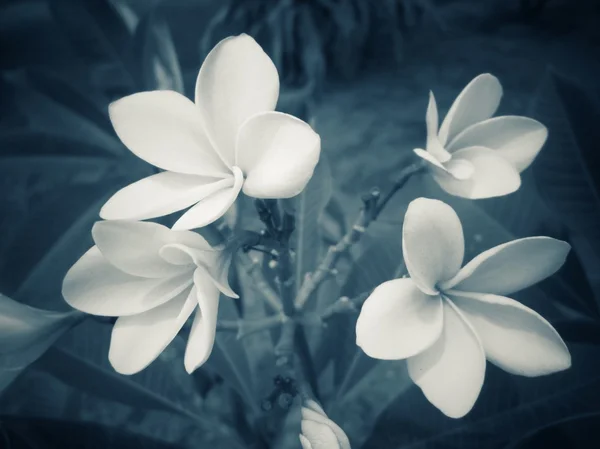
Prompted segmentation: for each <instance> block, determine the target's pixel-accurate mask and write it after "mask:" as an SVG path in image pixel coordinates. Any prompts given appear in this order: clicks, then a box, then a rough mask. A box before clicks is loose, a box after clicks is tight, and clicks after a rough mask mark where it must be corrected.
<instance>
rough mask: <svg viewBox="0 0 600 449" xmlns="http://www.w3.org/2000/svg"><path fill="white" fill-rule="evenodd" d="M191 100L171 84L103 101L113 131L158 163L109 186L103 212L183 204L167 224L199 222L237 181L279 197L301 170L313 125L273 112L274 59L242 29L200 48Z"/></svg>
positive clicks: (209, 217) (309, 161)
mask: <svg viewBox="0 0 600 449" xmlns="http://www.w3.org/2000/svg"><path fill="white" fill-rule="evenodd" d="M195 96H196V98H195V104H194V103H193V102H192V101H190V100H189V99H187V98H186V97H185V96H183V95H181V94H179V93H177V92H174V91H152V92H141V93H137V94H133V95H130V96H127V97H125V98H122V99H120V100H118V101H116V102H114V103H112V104H111V105H110V108H109V112H110V119H111V122H112V124H113V127H114V129H115V131H116V133H117V135H118V136H119V138H120V139H121V141H122V142H123V143H124V144H125V145H126V146H127V148H129V150H131V151H132V152H133V153H134V154H135V155H137V156H138V157H140V158H142V159H144V160H145V161H147V162H149V163H150V164H152V165H155V166H156V167H159V168H161V169H163V170H166V171H164V172H161V173H158V174H156V175H153V176H149V177H147V178H144V179H142V180H140V181H138V182H136V183H134V184H131V185H129V186H127V187H125V188H123V189H122V190H120V191H118V192H117V193H116V194H115V195H114V196H113V197H112V198H110V199H109V200H108V202H107V203H106V204H105V205H104V207H103V208H102V210H101V212H100V215H101V217H102V218H104V219H107V220H115V219H125V220H145V219H148V218H154V217H159V216H162V215H167V214H170V213H173V212H176V211H180V210H183V209H186V208H188V207H190V206H193V207H192V208H191V209H189V210H188V211H187V212H185V213H184V214H183V215H182V216H181V218H180V219H179V220H178V221H177V222H176V223H175V225H174V226H173V228H174V229H192V228H198V227H202V226H206V225H208V224H210V223H212V222H214V221H215V220H217V219H218V218H220V217H221V216H223V214H224V213H225V212H226V211H227V210H228V209H229V207H230V206H231V205H232V204H233V203H234V201H235V199H236V198H237V196H238V194H239V192H240V190H242V189H243V191H244V193H245V194H247V195H249V196H251V197H255V198H289V197H293V196H295V195H297V194H299V193H300V192H301V191H302V190H303V189H304V187H305V186H306V184H307V183H308V181H309V180H310V178H311V176H312V173H313V171H314V168H315V166H316V164H317V162H318V159H319V154H320V151H321V144H320V138H319V135H318V134H316V133H315V132H314V131H313V130H312V129H311V127H310V126H309V125H308V124H307V123H305V122H303V121H302V120H299V119H297V118H295V117H293V116H291V115H288V114H284V113H280V112H274V109H275V105H276V103H277V99H278V96H279V77H278V74H277V69H276V68H275V65H274V64H273V62H272V61H271V59H269V57H268V56H267V54H266V53H265V52H264V51H263V50H262V48H261V47H260V46H259V45H258V44H257V43H256V42H255V41H254V39H252V38H251V37H250V36H248V35H245V34H242V35H240V36H236V37H230V38H227V39H224V40H223V41H221V42H220V43H218V44H217V45H216V46H215V48H213V50H212V51H211V52H210V53H209V54H208V56H207V57H206V60H205V61H204V63H203V65H202V67H201V69H200V73H199V74H198V79H197V82H196V95H195Z"/></svg>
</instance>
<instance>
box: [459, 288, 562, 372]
mask: <svg viewBox="0 0 600 449" xmlns="http://www.w3.org/2000/svg"><path fill="white" fill-rule="evenodd" d="M447 293H448V295H449V296H450V298H451V299H452V301H454V302H455V304H456V305H457V306H458V307H459V308H460V310H461V312H462V313H463V314H464V315H465V316H466V318H467V319H468V320H469V322H470V323H471V324H472V325H473V327H474V328H475V330H476V331H477V335H478V336H479V338H480V340H481V343H482V344H483V348H484V350H485V354H486V357H487V359H488V360H489V361H490V362H492V363H494V364H495V365H497V366H499V367H500V368H502V369H503V370H505V371H507V372H509V373H512V374H518V375H521V376H529V377H533V376H542V375H545V374H550V373H555V372H557V371H563V370H565V369H567V368H569V367H570V366H571V356H570V354H569V350H568V348H567V346H566V345H565V343H564V341H563V340H562V338H561V337H560V335H559V334H558V332H556V330H555V329H554V328H553V327H552V325H551V324H550V323H548V321H546V320H545V319H544V318H543V317H542V316H541V315H539V314H538V313H536V312H534V311H533V310H531V309H530V308H528V307H525V306H524V305H522V304H520V303H519V302H517V301H515V300H513V299H510V298H506V297H504V296H497V295H491V294H482V293H466V292H458V291H453V290H450V291H448V292H447Z"/></svg>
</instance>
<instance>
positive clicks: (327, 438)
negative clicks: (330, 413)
mask: <svg viewBox="0 0 600 449" xmlns="http://www.w3.org/2000/svg"><path fill="white" fill-rule="evenodd" d="M300 426H301V428H302V433H301V434H300V444H301V445H302V448H303V449H314V448H316V447H323V448H327V449H351V448H350V441H349V440H348V437H347V436H346V434H345V433H344V431H343V430H342V429H341V428H340V426H338V425H337V424H336V423H334V422H333V421H332V420H331V419H329V418H328V417H327V415H326V414H325V411H324V410H323V409H322V408H321V406H320V405H319V404H317V403H316V402H315V401H313V400H312V399H308V400H306V401H305V402H304V405H303V407H302V421H301V423H300Z"/></svg>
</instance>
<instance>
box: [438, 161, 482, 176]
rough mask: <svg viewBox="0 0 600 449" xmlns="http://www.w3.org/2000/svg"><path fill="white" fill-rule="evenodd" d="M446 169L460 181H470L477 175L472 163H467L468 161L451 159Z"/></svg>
mask: <svg viewBox="0 0 600 449" xmlns="http://www.w3.org/2000/svg"><path fill="white" fill-rule="evenodd" d="M444 168H445V169H446V171H448V173H450V174H451V175H452V176H453V177H454V178H455V179H458V180H459V181H465V180H467V179H470V178H472V177H473V174H474V173H475V166H474V165H473V163H472V162H470V161H467V160H466V159H451V160H449V161H448V162H446V164H445V167H444Z"/></svg>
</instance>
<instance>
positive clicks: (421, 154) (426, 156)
mask: <svg viewBox="0 0 600 449" xmlns="http://www.w3.org/2000/svg"><path fill="white" fill-rule="evenodd" d="M413 151H414V153H415V154H416V155H417V156H419V157H420V158H421V159H423V160H424V161H426V162H428V163H429V164H431V165H432V166H433V167H436V168H439V169H440V170H443V171H447V170H446V167H444V164H442V163H441V162H440V161H438V160H437V158H436V157H435V156H434V155H433V154H431V153H430V152H429V151H425V150H423V149H422V148H415V149H414V150H413Z"/></svg>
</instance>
